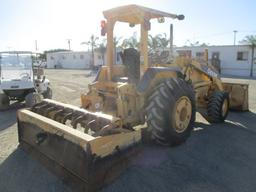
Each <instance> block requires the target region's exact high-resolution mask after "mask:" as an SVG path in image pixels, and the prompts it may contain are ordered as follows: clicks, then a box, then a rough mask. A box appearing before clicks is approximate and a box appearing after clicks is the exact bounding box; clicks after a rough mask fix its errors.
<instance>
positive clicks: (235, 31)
mask: <svg viewBox="0 0 256 192" xmlns="http://www.w3.org/2000/svg"><path fill="white" fill-rule="evenodd" d="M233 32H234V45H236V33H237V30H234V31H233Z"/></svg>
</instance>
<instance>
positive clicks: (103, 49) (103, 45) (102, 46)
mask: <svg viewBox="0 0 256 192" xmlns="http://www.w3.org/2000/svg"><path fill="white" fill-rule="evenodd" d="M98 46H99V47H98V48H97V49H98V50H99V52H100V54H101V58H102V65H105V52H106V50H107V46H106V40H105V39H104V40H103V41H102V42H101V43H100V44H99V45H98Z"/></svg>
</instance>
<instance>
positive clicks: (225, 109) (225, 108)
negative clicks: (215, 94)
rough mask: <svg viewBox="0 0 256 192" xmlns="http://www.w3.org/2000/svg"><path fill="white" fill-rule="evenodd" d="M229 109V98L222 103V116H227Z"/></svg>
mask: <svg viewBox="0 0 256 192" xmlns="http://www.w3.org/2000/svg"><path fill="white" fill-rule="evenodd" d="M227 111H228V100H227V99H225V100H224V102H223V104H222V109H221V114H222V117H225V115H226V114H227Z"/></svg>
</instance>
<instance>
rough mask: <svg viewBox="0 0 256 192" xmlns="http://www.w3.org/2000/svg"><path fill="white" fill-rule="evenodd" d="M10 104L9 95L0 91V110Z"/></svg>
mask: <svg viewBox="0 0 256 192" xmlns="http://www.w3.org/2000/svg"><path fill="white" fill-rule="evenodd" d="M9 105H10V99H9V97H8V96H7V95H6V94H4V93H0V110H1V111H2V110H6V109H8V108H9Z"/></svg>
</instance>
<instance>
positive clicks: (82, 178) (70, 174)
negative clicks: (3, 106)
mask: <svg viewBox="0 0 256 192" xmlns="http://www.w3.org/2000/svg"><path fill="white" fill-rule="evenodd" d="M79 132H80V131H77V130H75V129H72V128H70V127H66V126H65V125H63V124H61V123H58V122H55V121H53V120H51V119H48V118H46V117H44V116H41V115H38V114H34V113H33V112H31V111H29V110H20V111H19V112H18V136H19V143H20V147H21V148H22V149H23V150H25V151H26V152H27V153H28V154H29V155H31V156H32V157H34V158H36V159H37V160H38V161H40V162H41V163H42V164H43V165H44V166H45V167H46V168H48V169H49V170H50V171H51V172H53V173H54V174H56V175H57V176H59V177H60V178H61V179H62V180H63V181H64V183H65V184H67V185H68V186H70V187H71V189H73V190H75V191H83V192H85V191H96V190H98V189H100V188H102V187H103V186H105V185H106V184H108V183H110V182H112V181H113V180H114V179H115V178H116V177H117V176H119V175H120V173H122V171H123V170H124V169H126V168H127V166H128V164H129V160H130V157H131V156H134V155H135V154H136V153H137V151H138V150H139V147H135V146H134V145H135V144H137V143H138V141H139V137H137V134H138V133H129V134H128V136H127V139H125V138H124V139H123V141H124V142H125V141H131V138H133V139H135V140H134V143H130V145H129V144H128V143H127V142H126V144H127V147H124V146H120V147H119V146H116V144H115V142H116V141H115V140H117V139H116V138H115V137H118V134H116V135H113V140H112V136H106V139H105V137H97V138H94V137H92V136H90V135H86V134H84V133H82V132H81V133H80V134H79ZM133 134H135V135H136V136H135V137H134V135H133ZM132 135H133V136H132ZM138 136H139V135H138ZM119 137H120V136H119ZM121 137H122V136H121ZM123 137H126V134H124V135H123ZM123 137H122V138H123ZM97 141H98V142H97ZM90 142H92V143H90ZM117 142H121V141H117ZM99 143H100V144H102V143H103V144H104V145H105V146H98V144H99ZM112 145H113V146H112ZM106 146H108V147H107V148H106V150H104V149H105V148H104V147H106ZM114 146H115V147H114ZM111 147H112V149H111V150H110V148H111ZM106 151H107V152H106ZM97 154H102V156H99V155H97Z"/></svg>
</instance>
